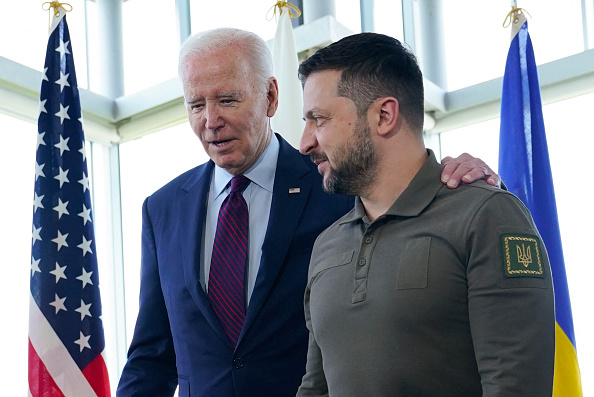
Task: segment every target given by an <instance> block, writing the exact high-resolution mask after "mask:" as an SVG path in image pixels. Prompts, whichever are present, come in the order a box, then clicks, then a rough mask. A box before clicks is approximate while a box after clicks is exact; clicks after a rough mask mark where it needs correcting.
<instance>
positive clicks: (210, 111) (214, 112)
mask: <svg viewBox="0 0 594 397" xmlns="http://www.w3.org/2000/svg"><path fill="white" fill-rule="evenodd" d="M204 117H205V122H204V124H205V126H206V128H208V129H209V130H214V129H216V128H218V127H220V126H222V125H223V120H222V118H221V114H220V110H219V108H218V106H217V105H214V104H213V105H208V104H207V105H205V108H204Z"/></svg>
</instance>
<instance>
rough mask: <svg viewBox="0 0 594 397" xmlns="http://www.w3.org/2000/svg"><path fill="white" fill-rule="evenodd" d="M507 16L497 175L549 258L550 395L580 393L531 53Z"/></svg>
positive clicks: (518, 19) (520, 19)
mask: <svg viewBox="0 0 594 397" xmlns="http://www.w3.org/2000/svg"><path fill="white" fill-rule="evenodd" d="M509 17H511V19H512V23H511V24H512V28H513V31H512V40H511V45H510V48H509V52H508V55H507V63H506V65H505V75H504V77H503V93H502V97H501V131H500V136H499V174H501V177H502V178H503V180H504V181H505V184H506V185H507V187H508V189H509V190H510V191H511V192H512V193H514V194H515V195H516V196H518V197H519V198H520V199H521V200H522V201H523V202H524V204H525V205H526V206H527V207H528V209H529V210H530V212H531V213H532V217H533V218H534V222H535V223H536V226H537V227H538V230H539V231H540V234H541V236H542V239H543V241H544V244H545V246H546V249H547V252H548V254H549V259H550V262H551V273H552V275H553V284H554V287H555V316H556V320H557V324H556V328H557V329H556V349H555V380H554V388H553V395H554V396H555V397H574V396H575V397H578V396H579V397H581V396H582V384H581V378H580V369H579V366H578V360H577V354H576V348H575V336H574V332H573V318H572V315H571V302H570V300H569V289H568V286H567V277H566V274H565V263H564V260H563V249H562V247H561V234H560V232H559V221H558V218H557V207H556V202H555V190H554V188H553V178H552V175H551V165H550V162H549V152H548V147H547V139H546V135H545V128H544V121H543V115H542V105H541V100H540V88H539V84H538V75H537V70H536V63H535V61H534V51H533V49H532V42H531V40H530V35H529V34H528V23H527V22H526V18H525V16H524V15H523V13H522V11H521V9H519V8H514V9H513V10H512V12H511V13H510V14H509Z"/></svg>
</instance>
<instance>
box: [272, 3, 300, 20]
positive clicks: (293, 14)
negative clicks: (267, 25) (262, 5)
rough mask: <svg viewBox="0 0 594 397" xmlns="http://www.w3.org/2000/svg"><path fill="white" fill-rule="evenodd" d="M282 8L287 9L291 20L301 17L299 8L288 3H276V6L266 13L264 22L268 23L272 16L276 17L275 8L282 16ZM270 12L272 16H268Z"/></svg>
mask: <svg viewBox="0 0 594 397" xmlns="http://www.w3.org/2000/svg"><path fill="white" fill-rule="evenodd" d="M283 7H287V8H288V9H289V17H290V18H291V19H293V18H299V17H300V16H301V10H299V8H297V7H296V6H294V5H293V4H291V3H289V2H288V1H277V2H276V4H275V5H273V6H272V7H270V9H269V10H268V12H267V13H266V20H267V21H270V20H271V19H272V16H276V11H277V8H278V12H279V14H281V15H282V13H283ZM273 10H274V11H273ZM270 11H273V12H274V13H273V15H272V16H270Z"/></svg>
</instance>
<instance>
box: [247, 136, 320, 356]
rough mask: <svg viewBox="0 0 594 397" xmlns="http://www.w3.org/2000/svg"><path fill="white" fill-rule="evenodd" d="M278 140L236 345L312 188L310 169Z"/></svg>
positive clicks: (276, 267)
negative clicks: (256, 267)
mask: <svg viewBox="0 0 594 397" xmlns="http://www.w3.org/2000/svg"><path fill="white" fill-rule="evenodd" d="M279 140H280V149H279V155H278V162H277V166H276V175H275V178H274V189H273V192H272V204H271V207H270V218H269V221H268V228H267V230H266V236H265V238H264V243H263V244H262V260H261V262H260V269H259V271H258V276H257V278H256V285H255V286H254V291H253V293H252V297H251V300H250V304H249V306H248V309H247V313H246V317H245V321H244V324H243V329H242V331H241V334H240V336H239V341H238V345H239V343H241V340H242V337H243V335H244V334H245V333H246V332H247V331H248V329H249V327H250V326H251V325H252V323H253V321H254V319H255V317H256V316H257V314H258V313H259V312H260V310H261V309H262V305H263V304H264V302H265V301H266V299H267V297H268V295H269V294H270V292H271V290H272V288H273V286H274V285H275V283H276V280H277V278H278V276H279V272H281V270H282V267H283V265H284V263H285V257H286V255H287V252H288V250H289V246H290V244H291V241H292V237H293V234H294V232H295V229H296V228H297V226H298V224H299V219H300V218H301V214H302V212H303V209H304V208H305V204H306V202H307V199H308V196H309V194H310V191H311V184H310V183H309V182H308V181H307V179H306V178H303V176H304V175H305V174H307V173H309V172H312V171H311V169H310V168H309V167H307V165H306V163H305V162H304V160H303V157H302V156H301V155H300V154H299V152H297V150H295V149H294V148H293V147H291V146H290V145H289V144H288V143H287V142H286V141H285V140H284V139H282V138H280V137H279Z"/></svg>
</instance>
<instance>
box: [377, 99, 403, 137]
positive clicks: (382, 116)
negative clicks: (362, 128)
mask: <svg viewBox="0 0 594 397" xmlns="http://www.w3.org/2000/svg"><path fill="white" fill-rule="evenodd" d="M372 107H373V108H374V111H375V113H376V114H375V119H376V120H377V133H378V134H379V135H387V134H389V133H390V132H392V131H394V129H395V128H396V127H397V125H398V119H399V116H400V108H399V104H398V100H397V99H396V98H394V97H385V98H379V99H377V100H376V101H375V103H374V104H373V105H372Z"/></svg>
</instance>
